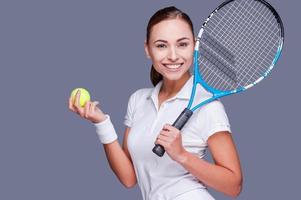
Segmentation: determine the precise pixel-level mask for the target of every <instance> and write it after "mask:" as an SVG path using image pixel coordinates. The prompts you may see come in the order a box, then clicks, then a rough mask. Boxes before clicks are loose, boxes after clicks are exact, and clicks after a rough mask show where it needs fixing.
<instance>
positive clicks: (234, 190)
mask: <svg viewBox="0 0 301 200" xmlns="http://www.w3.org/2000/svg"><path fill="white" fill-rule="evenodd" d="M241 191H242V185H241V184H240V185H237V186H235V187H233V188H232V190H231V192H229V193H228V195H229V196H230V197H232V198H237V197H238V196H239V194H240V193H241Z"/></svg>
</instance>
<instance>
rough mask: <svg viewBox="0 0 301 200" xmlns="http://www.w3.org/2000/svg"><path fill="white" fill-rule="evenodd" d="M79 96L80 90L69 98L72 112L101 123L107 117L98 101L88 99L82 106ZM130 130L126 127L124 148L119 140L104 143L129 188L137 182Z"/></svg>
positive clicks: (116, 170)
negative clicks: (74, 96) (129, 139)
mask: <svg viewBox="0 0 301 200" xmlns="http://www.w3.org/2000/svg"><path fill="white" fill-rule="evenodd" d="M79 98H80V91H79V92H77V93H76V98H75V99H74V100H73V99H72V97H70V98H69V109H70V110H71V111H72V112H74V113H76V114H78V115H79V116H80V117H82V118H83V119H87V120H89V121H91V122H92V123H99V122H102V121H104V120H105V119H106V117H105V115H104V113H103V112H102V110H101V109H99V108H98V107H97V104H98V102H97V101H95V102H90V101H88V102H87V103H86V105H85V107H81V106H80V105H79ZM129 132H130V128H126V130H125V134H124V139H123V148H121V146H120V144H119V143H118V140H115V141H113V142H111V143H109V144H104V145H103V146H104V149H105V153H106V156H107V159H108V161H109V165H110V167H111V169H112V170H113V172H114V173H115V174H116V176H117V178H118V179H119V180H120V182H121V183H122V184H123V185H124V186H125V187H127V188H130V187H133V186H134V185H135V184H136V182H137V180H136V174H135V171H134V167H133V164H132V161H131V158H130V154H129V152H128V149H127V145H126V144H127V138H128V135H129ZM108 134H109V133H108Z"/></svg>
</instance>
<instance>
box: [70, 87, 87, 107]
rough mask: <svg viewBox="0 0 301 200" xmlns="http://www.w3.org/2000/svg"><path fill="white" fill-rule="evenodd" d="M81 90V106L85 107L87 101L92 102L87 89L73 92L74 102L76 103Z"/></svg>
mask: <svg viewBox="0 0 301 200" xmlns="http://www.w3.org/2000/svg"><path fill="white" fill-rule="evenodd" d="M78 90H80V97H79V105H80V106H81V107H84V106H85V104H86V103H87V101H90V94H89V92H88V90H86V89H85V88H75V89H74V90H72V92H71V97H72V101H73V102H74V101H75V96H76V93H77V91H78Z"/></svg>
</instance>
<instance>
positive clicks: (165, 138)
mask: <svg viewBox="0 0 301 200" xmlns="http://www.w3.org/2000/svg"><path fill="white" fill-rule="evenodd" d="M157 140H162V141H164V142H166V143H169V142H172V138H170V137H168V136H165V135H159V136H158V138H157Z"/></svg>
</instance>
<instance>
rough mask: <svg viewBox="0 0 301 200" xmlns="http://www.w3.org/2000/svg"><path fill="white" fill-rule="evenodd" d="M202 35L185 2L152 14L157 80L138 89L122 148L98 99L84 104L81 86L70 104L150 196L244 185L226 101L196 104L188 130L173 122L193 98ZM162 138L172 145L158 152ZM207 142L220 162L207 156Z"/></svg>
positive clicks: (129, 182)
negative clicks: (193, 71) (155, 149)
mask: <svg viewBox="0 0 301 200" xmlns="http://www.w3.org/2000/svg"><path fill="white" fill-rule="evenodd" d="M194 42H195V41H194V35H193V26H192V22H191V20H190V19H189V17H188V16H187V15H186V14H185V13H183V12H182V11H180V10H178V9H177V8H175V7H167V8H163V9H161V10H159V11H157V12H156V13H155V14H154V15H153V16H152V17H151V18H150V21H149V23H148V26H147V36H146V41H145V52H146V55H147V57H148V58H150V59H151V61H152V63H153V65H152V69H151V81H152V83H153V85H154V86H155V87H154V88H146V89H140V90H137V91H136V92H135V93H134V94H132V95H131V97H130V100H129V103H128V109H127V114H126V116H125V122H124V123H125V125H126V126H127V127H126V130H125V133H124V140H123V145H122V147H121V146H120V145H119V143H118V140H117V134H116V133H115V130H114V127H113V125H112V123H111V121H110V117H109V115H105V114H104V113H103V112H102V111H101V110H100V109H99V108H98V107H97V104H98V102H88V103H87V104H86V105H85V107H84V108H81V107H80V106H79V96H80V93H78V94H77V95H76V99H75V101H74V102H73V100H72V99H71V98H70V99H69V108H70V110H72V111H73V112H75V113H77V114H79V115H80V116H81V117H82V118H85V119H88V120H90V121H91V122H93V123H94V124H95V126H96V131H97V133H98V136H99V138H100V140H101V142H102V143H103V144H104V149H105V152H106V156H107V159H108V161H109V164H110V166H111V168H112V170H113V171H114V173H115V174H116V176H117V177H118V179H119V180H120V182H121V183H122V184H123V185H125V186H126V187H128V188H130V187H133V186H134V185H135V184H136V183H137V182H138V184H139V186H140V189H141V192H142V196H143V199H145V200H146V199H148V200H161V199H162V200H165V199H166V200H171V199H176V200H192V199H195V200H197V199H199V200H209V199H213V197H212V196H211V195H210V194H209V193H208V191H207V190H206V186H209V187H211V188H213V189H215V190H217V191H220V192H222V193H224V194H227V195H229V196H233V197H236V196H237V195H238V194H239V193H240V191H241V185H242V173H241V168H240V162H239V158H238V154H237V152H236V148H235V144H234V142H233V140H232V137H231V134H230V125H229V122H228V118H227V115H226V113H225V110H224V108H223V105H222V104H221V103H220V102H219V101H214V102H211V103H209V104H207V105H206V106H204V107H203V108H201V109H199V110H197V111H195V113H194V115H193V116H192V117H191V119H190V120H189V121H188V123H187V124H186V125H185V127H184V128H183V129H182V130H181V132H180V131H179V130H177V129H176V128H174V127H172V126H171V125H170V124H171V123H172V122H173V121H174V120H175V119H176V117H177V116H178V115H179V113H180V112H181V111H182V110H183V108H184V107H186V105H187V103H188V101H189V97H190V91H191V88H192V80H193V77H192V76H191V74H190V72H189V68H190V67H191V65H192V62H193V49H194ZM207 94H208V93H207V92H206V91H205V90H204V89H202V88H201V89H200V90H199V92H198V94H196V95H197V98H198V99H202V98H206V95H207ZM154 143H156V144H161V145H162V146H163V147H164V148H165V150H166V154H165V155H164V156H163V157H158V156H157V155H155V154H154V153H153V152H152V148H153V146H154ZM207 147H208V148H209V150H210V151H211V154H212V157H213V160H214V163H209V162H207V161H206V160H204V159H202V158H203V156H204V154H205V150H206V148H207Z"/></svg>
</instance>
